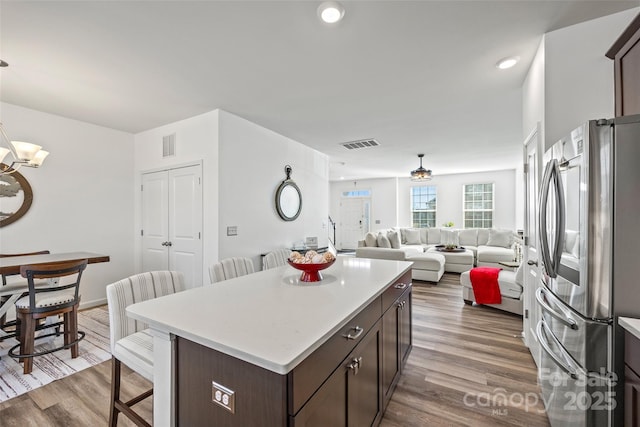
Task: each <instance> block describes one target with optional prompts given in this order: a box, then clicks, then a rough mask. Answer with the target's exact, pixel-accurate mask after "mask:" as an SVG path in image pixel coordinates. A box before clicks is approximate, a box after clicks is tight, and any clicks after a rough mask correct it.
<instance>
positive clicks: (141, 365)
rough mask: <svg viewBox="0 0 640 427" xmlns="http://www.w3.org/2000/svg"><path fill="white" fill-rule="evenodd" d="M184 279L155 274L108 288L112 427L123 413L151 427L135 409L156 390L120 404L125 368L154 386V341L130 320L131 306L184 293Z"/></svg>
mask: <svg viewBox="0 0 640 427" xmlns="http://www.w3.org/2000/svg"><path fill="white" fill-rule="evenodd" d="M184 289H185V286H184V278H183V276H182V273H180V272H177V271H152V272H148V273H141V274H136V275H133V276H130V277H128V278H126V279H123V280H120V281H118V282H115V283H112V284H110V285H108V286H107V303H108V304H109V325H110V328H109V335H110V340H111V354H112V358H111V404H110V408H109V426H110V427H115V426H116V425H117V424H118V414H119V413H121V412H122V414H123V415H125V416H126V417H127V418H129V419H130V420H131V421H133V422H134V424H136V425H137V426H149V427H150V424H149V423H147V422H146V421H145V420H144V419H143V418H142V417H140V415H138V414H137V413H136V412H135V411H134V410H133V408H132V406H133V405H135V404H136V403H138V402H141V401H142V400H144V399H146V398H147V397H149V396H151V395H152V394H153V388H152V389H151V390H147V391H146V392H144V393H142V394H140V395H139V396H136V397H134V398H132V399H131V400H129V401H127V402H123V401H122V400H120V373H121V370H122V364H123V363H124V364H125V365H127V366H128V367H129V368H131V369H132V370H134V371H135V372H137V373H138V374H140V375H142V376H143V377H144V378H146V379H148V380H149V381H151V382H153V337H152V336H151V333H150V331H149V328H148V327H147V325H146V324H144V323H142V322H138V321H136V320H134V319H131V318H129V317H128V316H127V313H126V309H127V307H128V306H129V305H131V304H135V303H137V302H142V301H146V300H150V299H154V298H157V297H161V296H164V295H169V294H173V293H176V292H180V291H183V290H184Z"/></svg>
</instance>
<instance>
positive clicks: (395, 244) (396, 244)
mask: <svg viewBox="0 0 640 427" xmlns="http://www.w3.org/2000/svg"><path fill="white" fill-rule="evenodd" d="M387 238H388V239H389V243H390V244H391V247H392V248H393V249H400V233H398V232H397V231H390V232H389V233H388V234H387Z"/></svg>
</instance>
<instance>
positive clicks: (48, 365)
mask: <svg viewBox="0 0 640 427" xmlns="http://www.w3.org/2000/svg"><path fill="white" fill-rule="evenodd" d="M78 326H79V329H80V330H81V331H84V332H85V333H86V336H85V338H84V339H83V340H82V341H80V348H79V350H80V351H79V355H78V357H77V358H75V359H72V358H71V351H70V350H60V351H56V352H54V353H50V354H47V355H44V356H40V357H36V358H34V359H33V371H32V372H31V373H30V374H27V375H24V374H23V373H22V365H20V364H19V363H18V362H17V361H16V360H15V359H13V358H12V357H9V356H7V351H9V349H10V348H11V347H13V346H14V345H15V344H17V341H16V340H15V339H13V338H12V339H8V340H5V341H3V342H0V402H4V401H5V400H8V399H11V398H13V397H16V396H19V395H21V394H23V393H27V392H29V391H31V390H34V389H36V388H38V387H42V386H43V385H46V384H49V383H50V382H52V381H55V380H58V379H60V378H64V377H66V376H67V375H71V374H73V373H75V372H78V371H81V370H83V369H86V368H88V367H90V366H94V365H97V364H99V363H102V362H104V361H105V360H108V359H110V358H111V353H110V351H109V312H108V310H107V307H106V306H104V307H97V308H93V309H91V310H85V311H81V312H79V313H78ZM62 339H63V338H62V337H57V338H56V339H55V340H53V341H52V342H49V343H45V344H42V345H41V346H40V345H39V344H38V346H39V348H42V349H44V348H47V347H48V348H53V347H56V346H60V345H61V343H62Z"/></svg>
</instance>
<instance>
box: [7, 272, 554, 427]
mask: <svg viewBox="0 0 640 427" xmlns="http://www.w3.org/2000/svg"><path fill="white" fill-rule="evenodd" d="M461 295H462V291H461V289H460V285H459V276H458V275H457V274H448V273H447V274H445V275H444V276H443V278H442V280H441V281H440V282H439V283H438V284H437V285H434V284H431V283H429V282H414V288H413V350H412V351H411V354H410V356H409V359H408V362H407V369H406V370H405V372H404V374H403V376H402V377H401V378H400V382H399V383H398V387H397V389H396V391H395V393H394V395H393V397H392V399H391V402H390V403H389V406H388V408H387V411H386V413H385V416H384V419H383V420H382V424H381V425H382V426H384V427H396V426H397V427H399V426H402V427H407V426H474V427H475V426H548V425H549V423H548V421H547V417H546V415H545V413H544V409H543V405H542V400H541V398H540V397H539V392H540V390H539V388H538V386H537V384H536V370H535V365H534V363H533V359H532V358H531V356H530V354H529V351H528V349H527V348H526V347H525V346H524V344H523V342H522V339H521V338H520V332H521V330H522V318H521V317H519V316H515V315H512V314H509V313H505V312H502V311H499V310H495V309H491V308H487V307H481V306H473V307H470V306H465V305H464V303H463V302H462V296H461ZM124 368H126V367H123V369H124ZM110 376H111V362H110V361H107V362H104V363H101V364H100V365H97V366H94V367H92V368H89V369H86V370H84V371H81V372H79V373H77V374H74V375H71V376H69V377H66V378H63V379H61V380H59V381H55V382H53V383H51V384H48V385H46V386H44V387H41V388H39V389H36V390H34V391H31V392H29V393H28V394H25V395H22V396H19V397H16V398H13V399H10V400H8V401H6V402H3V403H0V420H1V421H0V425H2V427H10V426H11V427H13V426H16V427H18V426H19V427H25V426H37V427H43V426H65V427H75V426H78V427H80V426H82V427H85V426H100V425H106V424H107V420H108V405H109V385H110V381H111V377H110ZM122 387H123V389H122V390H123V391H122V393H123V394H124V396H125V398H126V397H127V396H133V395H137V394H139V393H141V392H143V391H144V390H145V389H146V388H147V387H149V383H148V382H147V381H146V380H145V379H143V378H142V377H140V376H138V375H137V374H135V373H133V372H131V371H130V370H129V369H126V370H124V371H123V382H122ZM500 397H503V399H502V400H501V399H500ZM503 403H504V404H503ZM501 404H503V405H501ZM138 411H139V412H140V413H141V415H142V416H143V417H145V418H146V419H148V420H150V419H151V411H152V405H151V399H147V401H144V402H142V403H140V404H139V405H138ZM118 425H119V426H120V427H123V426H132V425H133V423H131V422H129V420H127V419H126V418H125V417H123V416H120V418H119V423H118Z"/></svg>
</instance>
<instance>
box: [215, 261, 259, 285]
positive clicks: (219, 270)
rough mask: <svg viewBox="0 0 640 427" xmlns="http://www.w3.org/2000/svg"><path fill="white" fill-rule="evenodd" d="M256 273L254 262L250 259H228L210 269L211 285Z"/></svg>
mask: <svg viewBox="0 0 640 427" xmlns="http://www.w3.org/2000/svg"><path fill="white" fill-rule="evenodd" d="M254 272H255V269H254V267H253V261H251V259H250V258H244V257H235V258H226V259H223V260H222V261H220V262H218V263H216V264H213V265H212V266H211V267H209V278H210V279H211V283H216V282H221V281H223V280H227V279H233V278H234V277H240V276H244V275H247V274H251V273H254Z"/></svg>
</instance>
